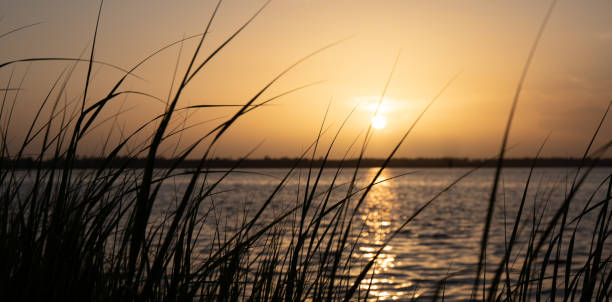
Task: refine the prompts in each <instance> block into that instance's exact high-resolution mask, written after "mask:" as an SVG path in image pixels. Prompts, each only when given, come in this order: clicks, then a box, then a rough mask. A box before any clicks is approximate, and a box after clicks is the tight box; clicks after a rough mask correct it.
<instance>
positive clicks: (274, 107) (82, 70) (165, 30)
mask: <svg viewBox="0 0 612 302" xmlns="http://www.w3.org/2000/svg"><path fill="white" fill-rule="evenodd" d="M263 3H264V1H254V0H253V1H251V0H241V1H237V0H227V1H224V2H223V3H222V4H221V7H220V10H219V12H218V15H217V16H216V19H215V20H214V22H213V24H212V26H211V30H210V33H209V35H208V37H207V39H206V40H205V46H204V48H203V50H202V52H201V54H200V55H199V56H198V60H197V62H201V61H202V60H203V59H204V58H205V57H206V56H207V55H208V54H209V53H210V52H211V51H212V50H214V49H215V48H216V47H217V46H218V45H219V44H220V43H222V42H223V41H224V40H225V39H226V38H227V37H229V36H230V35H231V34H232V33H233V32H234V31H235V30H236V29H237V28H238V27H240V26H241V24H243V23H244V22H245V21H246V20H247V19H248V18H249V17H250V16H251V15H252V14H253V13H254V12H255V11H257V9H258V8H259V7H261V5H263ZM215 4H216V1H119V0H108V1H105V2H104V5H103V9H102V15H101V21H100V28H99V34H98V40H97V42H96V43H97V44H96V49H95V58H96V59H97V60H100V61H104V62H108V63H112V64H114V65H117V66H120V67H122V68H125V69H129V68H131V67H132V66H134V65H135V64H136V63H137V62H138V61H140V60H141V59H143V58H144V57H146V56H147V55H149V54H150V53H152V52H154V51H155V50H156V49H159V48H161V47H163V46H164V45H166V44H169V43H171V42H174V41H177V40H179V39H181V38H183V37H187V36H190V35H193V34H197V33H201V32H202V31H203V30H204V28H205V25H206V23H207V21H208V19H209V18H210V15H211V13H212V10H213V8H214V6H215ZM98 5H99V3H96V1H76V0H62V1H3V2H2V3H0V34H1V33H4V32H7V31H10V30H12V29H14V28H18V27H20V26H23V25H27V24H31V23H36V22H43V23H41V24H39V25H36V26H33V27H31V28H28V29H25V30H22V31H19V32H17V33H15V34H12V35H10V36H7V37H4V38H1V39H0V45H2V47H0V63H2V62H7V61H10V60H15V59H22V58H31V57H79V56H80V55H81V54H82V53H83V54H84V57H87V56H88V54H89V51H90V47H91V41H92V35H93V31H94V27H95V21H96V14H97V9H98ZM548 6H549V1H506V2H502V1H407V0H404V1H401V0H397V1H392V0H385V1H360V0H354V1H348V0H346V1H339V0H338V1H333V0H327V1H318V0H277V1H272V2H271V3H270V4H269V5H268V6H267V7H266V8H265V9H264V11H263V12H262V13H261V15H259V16H258V17H257V18H256V19H255V20H254V21H253V23H252V24H250V25H249V26H248V27H247V28H246V29H245V30H244V31H243V32H241V33H240V35H239V36H237V37H236V39H234V40H233V41H232V42H230V43H229V44H228V45H227V47H226V48H224V49H223V50H222V51H221V52H220V53H219V55H218V56H216V57H215V58H214V59H213V60H212V61H211V62H210V63H209V64H207V65H206V67H205V68H204V69H203V70H202V71H201V72H200V73H199V74H198V75H197V76H196V77H195V78H194V80H193V81H192V82H191V83H190V84H189V86H188V87H187V88H186V90H185V92H184V94H183V95H182V98H181V99H180V102H179V106H178V107H185V106H189V105H197V104H244V103H246V102H247V101H248V100H249V99H250V98H251V97H253V96H254V95H255V94H256V93H257V92H258V91H259V90H260V89H261V88H262V87H263V86H265V85H266V84H267V83H268V82H269V81H271V80H272V79H273V78H274V77H275V76H276V75H277V74H279V73H280V72H281V71H282V70H283V69H285V68H286V67H288V66H290V65H291V64H293V63H294V62H295V61H297V60H299V59H300V58H301V57H303V56H305V55H307V54H308V53H310V52H312V51H314V50H316V49H318V48H320V47H322V46H324V45H327V44H329V43H332V42H334V41H337V40H341V39H344V38H347V37H350V38H349V39H348V40H346V41H344V42H342V43H341V44H339V45H337V46H335V47H333V48H330V49H328V50H325V51H324V52H321V53H319V54H317V55H316V56H314V57H312V58H310V59H308V60H307V61H305V62H303V63H302V64H300V65H298V66H297V67H296V68H294V69H292V70H291V71H290V72H289V73H287V74H286V75H285V76H283V77H282V78H281V79H280V80H279V81H277V82H276V83H274V84H273V85H272V86H271V87H270V89H269V90H268V91H266V92H265V93H264V94H263V95H262V97H261V99H260V100H261V101H264V100H266V99H268V98H270V97H273V96H275V95H277V94H280V93H282V92H285V91H288V90H291V89H293V88H296V87H300V86H302V85H306V84H309V83H313V82H318V81H323V82H322V83H319V84H317V85H314V86H312V87H308V88H304V89H302V90H299V91H297V92H294V93H291V94H289V95H286V96H284V97H282V98H279V99H276V100H274V101H273V102H271V103H270V105H269V106H265V107H262V108H258V109H257V110H254V111H253V112H250V113H249V114H247V115H246V116H244V117H242V118H241V119H239V120H238V122H237V123H236V124H235V125H234V126H233V127H232V128H231V129H230V130H229V131H228V133H227V134H226V135H224V136H223V138H222V139H221V141H220V142H219V144H218V146H217V147H216V148H215V155H216V156H220V157H238V156H241V155H244V154H245V153H247V152H248V151H249V150H251V149H252V148H254V147H255V146H257V145H258V144H259V143H261V142H263V144H262V145H261V146H260V147H259V148H258V149H257V151H256V152H255V153H254V154H253V157H262V156H264V155H269V156H272V157H280V156H298V155H299V154H300V153H301V152H302V151H303V150H304V149H305V148H306V147H307V146H308V145H310V143H311V142H312V141H313V140H314V139H315V137H316V135H317V132H318V131H319V128H320V127H321V123H322V122H323V117H324V116H325V112H326V110H327V108H328V105H329V113H328V115H327V119H326V120H325V125H324V128H326V129H329V130H328V131H327V132H326V133H325V134H324V139H323V142H324V143H325V144H327V143H328V142H329V141H330V140H331V138H332V137H333V135H334V134H335V132H336V130H337V129H338V127H339V126H340V124H341V123H342V121H343V120H344V119H345V118H346V116H347V115H348V114H349V113H350V112H351V110H352V109H353V108H356V109H355V112H354V113H353V115H352V116H351V117H350V119H349V120H348V123H347V125H346V127H345V128H344V129H343V131H342V132H341V134H340V138H339V141H338V143H337V145H336V147H335V148H334V152H333V156H334V157H336V158H337V157H341V156H343V155H344V154H345V152H346V151H347V149H348V148H349V146H350V144H351V143H352V142H353V140H354V139H355V138H356V137H358V136H359V135H361V137H360V138H359V140H358V142H359V143H361V139H362V136H363V133H364V132H365V130H366V129H367V127H368V126H369V125H370V123H371V119H372V115H373V111H374V108H375V107H376V104H377V102H378V100H379V98H380V96H381V93H382V91H383V89H384V86H385V82H386V81H387V78H388V76H389V74H390V72H391V69H392V67H393V62H394V61H395V58H396V56H397V54H398V53H400V52H401V55H400V58H399V61H398V64H397V67H396V70H395V73H394V74H393V77H392V79H391V82H390V85H389V88H388V91H387V93H386V97H385V98H384V99H383V101H382V105H381V108H380V110H379V115H381V116H384V119H385V122H386V125H385V127H384V128H382V129H375V130H373V138H372V141H371V143H370V146H369V148H368V152H367V156H369V157H384V156H386V155H387V154H388V153H389V152H390V151H391V150H392V148H393V147H394V145H395V144H396V143H397V141H398V140H399V138H400V137H401V135H402V134H403V133H404V131H405V130H406V129H407V128H408V127H409V126H410V124H411V123H412V122H413V121H414V119H415V118H416V116H417V115H418V114H419V113H420V111H421V110H423V109H424V107H425V105H426V104H427V102H428V101H429V100H430V99H431V98H432V97H434V96H435V95H436V94H437V93H438V91H439V90H440V89H441V88H442V87H443V86H444V85H445V84H446V82H447V81H449V79H450V78H452V77H453V76H454V75H455V74H457V73H458V72H459V71H462V73H461V75H460V76H459V77H458V78H457V79H456V80H455V81H454V82H453V83H452V85H451V86H450V87H449V88H448V89H447V90H446V91H445V92H444V93H443V94H442V96H441V97H440V98H439V100H438V101H437V102H436V103H435V104H434V105H433V107H432V108H431V109H430V111H428V112H427V113H426V115H425V116H424V117H423V119H422V120H421V121H420V122H419V124H417V126H416V128H415V129H414V131H413V132H412V133H411V135H410V136H409V137H408V139H407V140H406V142H405V143H404V145H403V146H402V148H401V149H400V151H399V152H398V154H397V157H417V156H418V157H439V156H457V157H488V156H492V155H495V154H496V153H497V152H498V149H499V145H500V143H501V139H502V135H503V129H504V126H505V124H506V120H507V116H508V112H509V109H510V105H511V102H512V97H513V95H514V92H515V89H516V86H517V84H518V81H519V77H520V73H521V71H522V68H523V66H524V64H525V61H526V58H527V55H528V52H529V49H530V47H531V44H532V43H533V40H534V38H535V36H536V33H537V30H538V27H539V25H540V23H541V22H542V20H543V17H544V15H545V13H546V10H547V8H548ZM611 14H612V2H610V1H588V2H587V1H560V2H559V3H558V5H557V6H556V8H555V10H554V12H553V14H552V16H551V19H550V22H549V24H548V26H547V28H546V29H545V32H544V35H543V37H542V40H541V42H540V45H539V48H538V49H537V52H536V54H535V57H534V61H533V63H532V65H531V68H530V70H529V73H528V75H527V78H526V81H525V84H524V87H523V91H522V93H521V97H520V101H519V104H518V108H517V112H516V115H515V119H514V124H513V128H512V131H511V135H510V142H509V145H510V146H512V147H513V148H512V150H511V151H510V156H533V155H534V154H535V152H536V150H537V148H538V146H539V144H540V143H541V141H542V140H543V139H544V137H545V136H546V135H547V134H548V133H549V132H552V136H551V139H550V141H549V144H548V145H547V147H546V149H545V152H544V153H545V155H548V156H581V155H582V152H584V149H585V148H586V145H587V144H588V141H589V140H590V137H591V135H592V133H593V132H594V130H595V128H596V126H597V124H598V123H599V120H600V118H601V116H602V115H603V112H604V111H605V108H606V106H607V104H608V102H609V101H610V100H611V99H612V55H611V54H612V18H610V15H611ZM196 42H197V39H190V40H188V41H186V42H185V43H183V44H177V45H176V46H175V47H173V48H170V49H168V50H166V51H165V52H163V53H161V54H160V55H158V56H156V57H154V58H153V59H152V60H150V61H148V62H147V63H146V64H144V65H143V66H142V67H141V68H139V69H137V70H136V72H135V73H136V75H138V76H139V77H141V79H139V78H136V77H132V78H129V80H128V81H127V82H126V83H125V84H124V85H123V86H122V89H121V90H134V91H140V92H144V93H147V94H151V95H154V96H156V97H158V98H161V99H164V100H167V99H168V96H169V95H172V94H173V93H174V92H175V91H176V84H175V85H172V82H173V75H174V70H175V66H177V62H178V72H177V74H178V75H179V77H180V76H182V74H184V72H185V68H186V66H187V64H188V62H189V59H190V58H191V56H192V55H193V53H194V50H195V46H196ZM67 66H69V64H68V63H48V62H46V63H34V64H31V65H28V64H26V63H20V64H16V65H11V67H5V68H2V69H0V86H2V87H6V86H7V84H8V81H9V77H10V76H11V73H13V78H12V80H11V81H12V82H11V83H12V84H11V86H15V85H16V84H17V83H18V82H19V81H21V79H22V78H24V75H25V78H24V81H23V86H22V88H23V90H22V91H20V92H19V95H18V99H17V101H16V105H15V109H14V110H15V112H14V119H13V120H12V122H11V125H9V127H10V128H9V129H10V131H9V133H11V138H13V139H14V140H15V141H16V142H19V140H20V137H22V135H23V133H25V130H24V129H27V127H28V125H29V124H28V122H29V121H30V120H31V119H32V117H33V116H34V114H35V112H36V109H37V106H39V105H40V103H41V101H42V100H43V98H44V96H45V95H46V93H47V92H48V90H49V89H50V88H51V86H52V84H53V82H54V81H55V79H56V78H57V77H58V76H59V75H60V73H61V71H62V70H63V69H64V68H65V67H67ZM26 70H27V74H26ZM86 71H87V64H81V65H79V67H78V68H77V69H76V71H75V74H74V76H73V78H72V80H71V81H70V84H69V85H68V89H67V92H66V96H65V97H66V99H67V100H70V99H71V98H75V97H78V95H79V94H80V93H81V92H82V90H83V85H84V81H85V74H86ZM93 71H94V76H95V77H94V78H93V80H92V82H91V83H92V84H91V89H92V90H91V93H90V98H89V99H88V102H90V103H93V102H95V101H96V100H98V99H99V98H101V97H102V96H103V95H105V94H106V93H107V92H108V90H109V89H110V88H111V87H112V85H113V84H114V83H115V82H116V81H117V80H118V79H119V77H120V76H121V73H120V72H117V71H116V70H113V69H112V68H109V67H104V66H99V65H96V66H94V70H93ZM171 87H172V88H173V89H172V91H171ZM15 93H16V92H10V93H8V96H9V97H11V96H14V94H15ZM9 99H11V98H9ZM164 106H165V105H164V104H162V103H160V102H158V101H155V100H152V99H151V98H147V97H141V96H136V95H132V96H129V97H127V98H117V99H115V100H114V101H113V103H112V104H110V105H109V106H108V107H107V108H105V110H104V112H103V114H104V116H110V115H112V114H115V113H117V112H122V114H121V115H120V116H119V117H118V118H117V119H110V120H109V121H108V122H106V123H104V124H101V125H100V126H99V127H98V128H96V130H95V131H93V132H91V133H90V134H89V135H88V136H87V137H86V139H85V140H84V141H83V145H82V146H81V149H80V151H81V154H84V155H97V154H98V153H99V151H100V149H101V145H102V142H103V141H104V138H105V137H106V136H107V135H108V134H109V133H110V134H111V135H112V138H113V141H115V142H116V141H117V140H119V139H120V138H121V135H120V133H121V131H123V133H124V134H126V133H130V131H133V130H135V129H136V128H138V127H139V126H140V125H142V124H143V123H145V122H146V121H148V120H150V119H151V118H153V117H155V116H156V115H158V114H160V113H162V112H163V110H164ZM236 110H237V108H225V109H198V110H191V111H182V112H185V113H186V112H189V115H188V116H185V115H182V114H177V115H175V117H174V118H173V125H175V126H176V127H181V125H183V123H184V125H185V126H187V127H189V126H191V125H194V127H191V128H189V129H188V130H186V131H184V132H183V134H182V136H180V138H179V135H175V136H173V137H172V138H171V139H168V141H167V143H166V144H165V145H164V148H162V150H163V151H164V152H165V153H164V154H165V155H167V156H170V155H171V154H172V152H173V151H174V150H175V148H176V150H180V149H181V148H184V147H186V146H187V145H188V144H189V143H191V142H193V141H194V140H196V139H197V138H198V137H200V136H201V135H203V134H204V133H206V132H207V131H208V130H210V129H212V127H214V126H216V125H217V124H218V123H219V122H220V121H223V120H225V119H227V118H229V117H230V116H231V114H232V113H233V112H235V111H236ZM124 111H125V112H124ZM101 120H102V119H101ZM207 120H214V121H211V122H208V123H202V122H203V121H207ZM1 125H2V127H3V129H5V128H6V127H7V126H6V124H5V120H2V124H1ZM171 128H172V127H171ZM169 131H170V130H169ZM611 138H612V118H608V119H607V121H606V122H605V123H604V126H603V128H602V130H601V132H600V135H599V139H598V140H597V141H596V146H598V145H601V144H602V143H604V142H605V141H608V140H610V139H611ZM144 139H145V137H144V136H142V137H138V138H137V139H135V140H134V142H133V144H132V145H131V148H136V147H137V145H138V144H137V143H139V142H141V141H142V140H144ZM207 142H208V141H205V142H204V143H203V145H202V148H200V149H198V150H202V149H203V147H205V146H206V144H207ZM357 151H358V148H353V149H352V150H350V151H349V155H351V154H352V155H353V156H354V155H355V154H356V152H357ZM608 154H609V153H608Z"/></svg>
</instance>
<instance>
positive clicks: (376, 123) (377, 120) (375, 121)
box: [372, 115, 387, 129]
mask: <svg viewBox="0 0 612 302" xmlns="http://www.w3.org/2000/svg"><path fill="white" fill-rule="evenodd" d="M386 125H387V119H386V118H385V117H384V116H382V115H377V116H375V117H373V118H372V127H374V129H382V128H385V126H386Z"/></svg>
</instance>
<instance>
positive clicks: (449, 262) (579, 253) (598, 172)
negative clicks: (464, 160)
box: [156, 168, 612, 301]
mask: <svg viewBox="0 0 612 302" xmlns="http://www.w3.org/2000/svg"><path fill="white" fill-rule="evenodd" d="M376 171H377V169H375V168H372V169H363V170H361V171H360V172H359V173H358V175H357V176H358V181H357V185H356V186H355V189H360V188H362V187H364V186H366V185H367V183H368V182H369V181H370V180H371V179H372V178H373V177H374V176H375V173H376ZM467 171H469V169H459V168H454V169H444V168H434V169H399V168H398V169H395V168H394V169H387V170H385V171H384V173H383V174H382V175H381V176H380V178H379V180H382V179H387V178H393V177H397V176H400V175H402V174H406V175H403V176H400V177H397V178H393V179H391V180H389V181H385V182H382V183H380V184H377V185H376V186H374V187H373V188H372V190H371V192H370V193H369V194H368V195H367V198H366V199H365V200H364V202H363V204H362V205H361V206H360V207H359V208H358V210H357V212H356V214H357V216H356V220H355V222H356V223H355V225H354V229H355V234H353V236H351V237H350V241H351V244H352V243H354V242H355V240H357V237H358V238H359V239H358V241H357V245H356V251H355V255H354V256H355V257H356V259H355V262H354V264H355V266H354V267H355V269H353V270H352V271H351V273H350V274H351V275H352V277H354V276H356V275H357V274H358V272H359V268H361V267H363V265H365V263H366V262H367V261H369V260H370V259H372V257H373V256H374V255H375V252H376V251H377V250H378V249H380V248H382V244H383V242H385V241H386V240H387V238H389V236H390V235H391V234H392V233H393V232H395V230H397V229H398V228H399V227H400V226H401V225H402V223H404V221H406V219H408V218H409V217H410V216H411V215H412V214H413V213H414V212H415V211H416V210H417V209H419V208H420V207H421V206H422V205H424V204H425V203H426V202H427V201H428V200H430V199H431V198H432V197H434V196H435V195H436V194H437V193H439V192H440V191H442V190H443V189H444V188H445V187H446V186H448V185H449V184H451V183H452V182H453V181H454V180H455V179H457V178H458V177H460V176H461V175H463V174H464V173H466V172H467ZM243 172H244V173H233V174H231V175H230V176H229V177H228V178H226V179H224V180H223V181H222V182H221V184H220V185H219V186H218V187H217V188H216V189H215V192H217V193H218V194H216V195H214V198H212V199H211V200H209V201H208V202H209V203H210V204H209V206H210V205H214V219H209V220H208V221H209V227H210V228H211V230H212V228H214V227H219V226H221V228H222V229H225V230H227V231H228V232H231V231H233V230H235V227H236V226H237V225H239V224H240V223H241V221H243V220H242V218H243V217H245V216H246V217H252V215H253V214H254V213H255V212H256V211H257V209H258V208H259V206H260V205H261V204H262V202H263V201H265V200H266V199H267V198H268V196H269V195H270V194H271V193H272V192H273V191H274V189H275V187H276V186H277V185H278V183H279V182H280V179H281V178H282V177H283V176H284V174H285V173H286V170H283V169H259V170H243ZM334 172H335V171H333V170H330V171H326V172H325V173H324V174H323V176H322V178H321V180H320V181H319V183H318V185H317V188H318V189H319V190H318V191H317V194H316V195H317V196H318V197H317V198H316V199H315V201H314V205H315V206H316V205H320V204H321V202H322V200H323V196H325V195H324V194H321V193H325V192H324V191H325V190H327V189H328V188H329V186H330V185H331V181H332V179H333V176H334ZM352 173H353V170H352V169H346V171H345V172H342V173H341V174H340V175H339V177H338V179H337V180H336V183H335V189H334V190H333V191H332V194H331V198H330V202H329V204H330V205H331V204H333V202H335V201H338V200H341V199H342V198H343V197H344V196H345V195H346V192H347V189H348V186H347V183H349V182H350V180H351V177H352ZM493 173H494V170H493V169H481V170H478V171H476V172H474V173H473V174H471V175H469V176H468V177H466V178H465V179H463V180H462V181H460V182H459V183H458V184H456V185H455V186H453V187H452V188H451V189H450V190H449V191H448V192H446V193H444V194H443V195H441V196H440V197H439V198H438V199H436V200H435V201H434V202H433V203H432V204H431V205H430V206H429V207H427V208H426V209H425V210H424V211H423V212H422V213H420V214H419V215H418V216H417V217H416V219H414V220H413V221H412V222H411V223H409V224H408V225H407V226H406V227H405V228H404V229H402V230H400V231H399V233H398V234H397V236H396V237H395V238H394V239H393V240H392V241H391V242H390V243H389V244H388V245H387V246H386V247H384V250H383V251H382V252H381V253H380V255H379V257H378V259H377V260H376V264H375V266H374V268H373V270H374V276H373V277H371V276H370V275H368V277H367V278H366V279H365V280H364V281H363V282H362V284H361V287H362V289H365V288H367V287H370V288H371V292H370V295H371V296H372V298H373V299H378V300H400V301H402V300H404V301H406V300H410V299H411V298H412V297H415V296H421V297H431V295H432V294H433V291H434V288H436V285H437V284H438V282H439V281H441V280H442V279H444V278H445V277H448V280H447V282H446V285H445V287H444V295H445V299H447V300H449V301H451V300H464V299H468V298H469V295H470V292H471V288H472V283H473V280H474V276H475V269H476V267H477V265H476V264H477V262H478V255H479V252H480V240H481V236H482V231H483V225H484V220H485V216H486V211H487V207H488V201H489V195H490V192H491V186H492V179H493ZM528 173H529V169H524V168H509V169H505V170H504V172H503V177H502V179H501V183H500V188H499V191H498V193H499V194H498V199H497V203H496V207H495V212H494V216H493V222H492V226H491V233H490V234H491V235H490V243H489V245H488V249H487V263H488V265H487V267H486V268H487V270H486V271H487V275H486V278H488V279H487V280H489V279H490V278H492V276H493V272H494V270H495V268H496V264H497V263H499V260H500V259H501V258H500V257H503V254H504V251H505V248H504V246H505V242H506V240H508V239H509V236H510V233H511V231H512V226H513V222H514V219H515V217H516V213H517V211H518V208H519V204H520V201H521V196H522V194H523V190H524V187H525V181H526V179H527V175H528ZM610 173H612V169H610V168H597V169H594V170H593V171H592V172H591V174H590V175H589V177H588V178H587V180H586V181H585V183H584V184H583V186H582V189H581V190H580V191H579V193H578V194H577V196H576V198H575V202H574V203H573V204H572V206H571V208H570V215H569V218H573V217H575V216H576V215H577V214H578V213H580V211H581V210H582V209H583V208H584V206H585V205H586V202H587V200H588V199H589V197H590V196H591V194H592V193H594V192H595V193H596V194H595V197H594V198H593V202H597V201H600V200H602V199H603V198H604V196H605V190H606V189H607V183H606V184H604V185H603V187H602V188H599V189H598V186H599V185H600V183H601V182H602V181H604V179H605V178H606V177H607V176H608V175H610ZM219 175H220V174H214V175H213V176H212V177H211V178H210V179H208V180H207V182H208V183H213V182H214V181H215V179H218V177H220V176H219ZM574 175H575V170H574V169H564V168H546V169H538V170H536V173H535V175H534V177H533V179H532V182H531V184H530V186H531V189H530V190H529V193H528V195H527V198H526V203H525V209H524V213H523V215H522V218H521V219H522V221H523V223H524V225H525V228H521V230H520V231H521V233H520V236H519V240H518V245H517V246H516V248H515V253H513V257H514V256H516V255H520V254H522V253H524V250H525V246H526V244H527V240H528V238H529V233H530V232H531V230H532V226H533V225H534V221H535V222H536V223H537V221H539V219H540V215H543V216H542V217H543V219H542V221H543V226H542V227H541V228H544V226H545V225H546V222H547V221H548V219H549V218H550V217H551V215H552V214H551V213H553V212H554V211H556V210H557V209H558V208H559V205H560V204H561V202H562V201H563V200H564V197H565V195H566V194H567V193H568V192H569V188H570V186H571V183H572V180H573V178H574ZM307 177H308V171H307V170H298V171H296V172H294V174H293V175H292V177H290V178H289V180H288V181H287V182H286V184H285V185H284V187H283V189H282V190H281V191H280V192H279V193H278V195H277V196H276V197H275V199H274V200H273V202H272V203H271V204H270V206H269V208H268V209H267V210H266V212H265V214H264V217H263V218H262V224H261V225H263V224H264V223H265V222H266V221H271V220H272V219H274V218H275V217H278V215H280V214H282V213H284V212H285V211H287V210H288V209H290V208H292V207H294V206H296V204H299V203H300V202H302V201H303V200H304V190H305V189H306V180H307ZM314 179H315V178H314V175H312V176H311V182H310V188H311V187H312V183H313V182H314ZM187 181H188V178H187V177H185V178H180V177H179V178H176V179H174V181H173V182H170V183H168V184H166V185H165V186H164V187H163V189H162V191H161V195H162V198H163V200H164V201H165V203H161V204H160V206H159V207H158V208H157V212H156V213H157V214H156V215H158V216H159V217H161V215H163V213H164V209H166V208H168V206H167V205H170V204H172V203H174V201H175V199H176V198H177V197H176V192H177V191H180V189H181V187H183V186H184V185H185V184H186V182H187ZM360 196H361V194H358V195H356V197H355V198H353V201H352V205H353V206H354V205H355V204H356V202H357V200H358V197H360ZM594 212H596V211H594ZM310 214H312V211H311V213H309V215H310ZM297 216H298V217H295V216H290V217H288V218H287V222H286V224H285V225H286V226H288V228H289V229H291V224H292V223H294V222H296V221H298V220H299V215H297ZM211 217H212V216H211ZM595 219H596V214H595V213H593V214H591V215H587V216H585V218H584V219H583V222H581V226H582V228H579V229H578V231H577V237H576V251H575V254H574V258H575V261H576V262H577V263H582V262H584V261H585V260H586V258H585V256H586V255H588V248H589V246H590V243H591V231H592V228H591V227H590V226H591V225H592V224H593V222H594V220H595ZM325 225H326V222H323V226H322V227H324V226H325ZM360 230H361V233H360V234H359V236H357V232H358V231H360ZM209 231H210V230H209ZM209 233H213V232H209ZM204 234H205V235H203V236H202V237H201V238H200V239H199V241H198V244H199V249H200V252H201V253H202V255H206V254H207V251H208V250H209V249H210V244H211V242H212V240H213V238H208V237H207V236H206V232H204ZM290 235H291V232H285V233H284V235H283V236H284V238H283V239H284V240H286V241H289V239H290V237H289V236H290ZM567 241H568V240H565V241H564V242H565V243H567ZM565 243H564V244H565ZM609 247H610V246H608V247H607V248H606V249H604V251H606V252H605V253H607V255H604V257H608V256H610V253H611V251H612V248H609ZM263 249H264V251H265V247H263ZM562 257H563V255H562ZM519 265H520V263H517V264H516V266H519ZM559 273H560V274H561V273H562V271H560V272H559ZM349 277H351V276H349Z"/></svg>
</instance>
